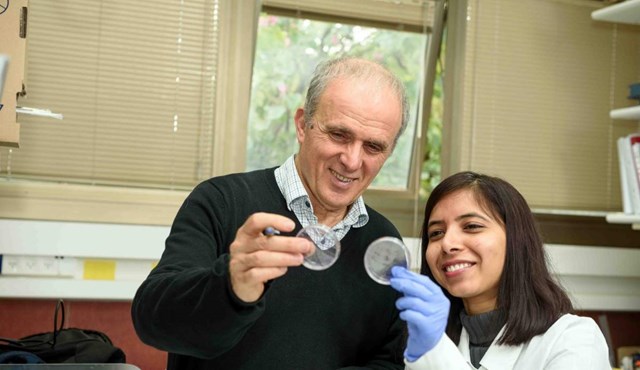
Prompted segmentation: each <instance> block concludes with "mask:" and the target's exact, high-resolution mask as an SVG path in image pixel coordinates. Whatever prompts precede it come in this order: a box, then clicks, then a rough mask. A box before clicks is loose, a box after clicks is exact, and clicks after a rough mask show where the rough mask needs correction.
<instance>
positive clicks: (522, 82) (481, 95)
mask: <svg viewBox="0 0 640 370" xmlns="http://www.w3.org/2000/svg"><path fill="white" fill-rule="evenodd" d="M588 5H589V6H586V5H585V4H580V2H566V1H564V2H562V1H551V0H545V1H540V0H526V1H500V0H482V1H476V0H473V1H469V2H468V7H467V8H466V9H464V10H463V12H464V14H462V15H461V16H460V17H459V19H465V21H464V22H465V23H466V30H465V31H464V34H463V35H462V36H459V37H458V42H460V40H462V43H464V44H466V46H465V49H464V50H465V53H464V54H458V55H456V58H459V59H458V60H459V61H462V66H461V67H459V68H458V69H457V70H456V71H455V72H453V73H454V74H456V73H457V75H456V76H448V78H449V84H451V85H453V88H454V89H455V88H458V89H461V90H460V91H459V92H458V93H457V94H458V95H457V97H456V99H457V100H456V103H454V106H453V108H452V111H453V112H454V113H453V114H451V115H450V116H449V123H450V126H449V127H448V130H449V131H448V133H447V135H448V139H447V142H448V143H449V144H450V147H449V148H450V152H449V154H448V156H447V158H448V160H449V163H448V165H449V167H448V170H447V172H448V173H451V172H456V171H458V170H463V169H471V170H475V171H479V172H484V173H488V174H493V175H498V176H501V177H503V178H505V179H507V180H508V181H510V182H512V183H513V184H514V185H516V186H517V187H518V189H519V190H521V191H522V193H523V194H524V195H525V197H526V198H527V200H528V201H529V203H530V205H531V206H532V207H534V208H544V209H566V210H596V211H607V210H618V209H621V208H620V207H621V198H620V185H619V175H618V162H617V160H618V159H617V154H616V139H617V138H618V137H620V136H623V135H626V134H628V133H629V132H633V131H635V130H637V128H638V127H637V122H634V121H612V120H611V119H610V118H609V111H610V110H611V109H613V108H619V107H623V106H627V105H628V104H630V102H629V101H628V100H627V98H626V95H627V93H628V87H627V86H628V85H629V84H630V83H632V82H634V81H637V80H638V79H639V78H640V70H639V69H638V66H639V65H640V32H638V30H639V29H638V28H637V27H632V26H629V27H623V26H619V25H615V24H607V23H603V22H596V21H593V20H592V19H591V12H592V11H593V10H594V8H593V7H592V6H591V4H588ZM449 40H450V41H451V40H452V39H451V38H450V39H449ZM445 125H447V122H445Z"/></svg>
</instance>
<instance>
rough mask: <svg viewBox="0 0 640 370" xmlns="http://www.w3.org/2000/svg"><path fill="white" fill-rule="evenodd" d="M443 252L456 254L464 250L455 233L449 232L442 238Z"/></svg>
mask: <svg viewBox="0 0 640 370" xmlns="http://www.w3.org/2000/svg"><path fill="white" fill-rule="evenodd" d="M441 241H442V243H441V245H442V252H444V253H455V252H458V251H460V250H461V249H462V241H461V239H460V238H459V237H458V235H456V233H455V232H453V231H449V232H447V233H445V234H444V236H443V237H442V240H441Z"/></svg>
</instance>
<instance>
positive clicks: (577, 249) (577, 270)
mask: <svg viewBox="0 0 640 370" xmlns="http://www.w3.org/2000/svg"><path fill="white" fill-rule="evenodd" d="M168 234H169V227H168V226H136V225H115V224H95V223H75V222H54V221H24V220H9V219H0V254H1V255H2V256H3V261H2V268H3V270H2V272H0V298H2V297H4V298H9V297H16V298H17V297H21V298H69V299H107V300H130V299H132V297H133V295H134V294H135V290H136V289H137V287H138V285H139V284H140V282H141V281H142V280H143V279H144V278H145V277H146V275H147V274H148V273H149V271H150V270H151V268H152V266H153V263H154V262H155V261H157V260H158V259H159V258H160V256H161V254H162V251H163V248H164V241H165V238H166V237H167V236H168ZM405 244H406V245H407V246H408V247H409V249H410V250H411V253H412V258H411V266H412V268H413V269H415V270H417V269H419V266H420V261H419V250H420V242H419V239H417V238H407V239H405ZM546 248H547V251H548V253H549V257H550V260H551V269H552V271H554V272H555V274H556V276H557V277H558V279H559V280H560V281H561V283H562V284H563V285H564V286H565V288H567V290H568V291H569V293H570V295H571V297H572V299H573V301H574V304H575V305H576V306H577V308H579V309H583V310H623V311H640V268H638V266H639V263H640V249H630V248H613V247H587V246H573V245H547V246H546ZM87 262H97V266H98V267H97V269H98V270H97V273H98V275H99V274H100V273H101V272H103V271H101V270H100V268H101V267H100V266H101V265H100V262H104V263H105V264H106V265H105V266H106V267H105V269H106V270H109V268H112V270H115V271H111V272H112V275H110V276H111V278H106V279H102V278H98V279H97V280H96V279H94V278H91V277H89V278H87V276H88V275H87V273H88V271H87V269H88V268H91V269H94V270H93V272H96V271H95V269H96V267H95V266H96V264H94V265H93V267H87V266H89V265H88V264H87ZM10 263H11V264H13V266H14V267H15V268H16V269H17V267H16V266H18V264H21V267H20V269H22V270H21V271H22V272H15V271H14V272H12V271H11V266H10ZM27 264H29V266H27ZM24 269H27V270H28V271H32V273H30V275H31V276H23V275H24V273H23V272H24ZM89 272H91V271H89Z"/></svg>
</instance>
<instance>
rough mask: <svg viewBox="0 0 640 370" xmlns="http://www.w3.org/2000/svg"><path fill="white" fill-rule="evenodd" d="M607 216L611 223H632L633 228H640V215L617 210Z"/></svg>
mask: <svg viewBox="0 0 640 370" xmlns="http://www.w3.org/2000/svg"><path fill="white" fill-rule="evenodd" d="M606 218H607V222H609V223H611V224H627V225H628V224H630V225H631V228H632V229H633V230H640V215H634V214H629V213H622V212H616V213H609V214H607V216H606Z"/></svg>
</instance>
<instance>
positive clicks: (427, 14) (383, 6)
mask: <svg viewBox="0 0 640 370" xmlns="http://www.w3.org/2000/svg"><path fill="white" fill-rule="evenodd" d="M435 2H436V0H350V1H344V0H262V4H263V5H264V6H268V7H275V8H283V9H290V10H294V11H299V12H310V13H316V14H324V15H330V16H333V17H345V18H354V19H360V20H366V21H378V22H384V23H390V24H401V25H408V26H415V27H418V28H422V27H432V26H433V16H434V11H435Z"/></svg>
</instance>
